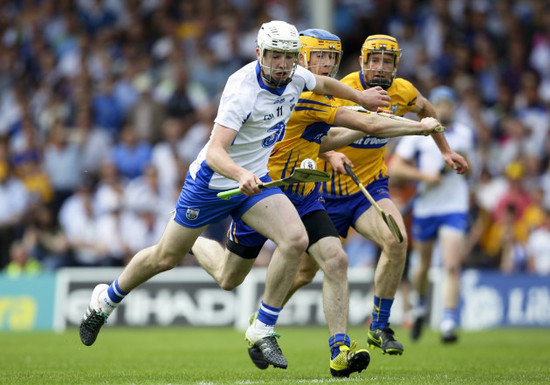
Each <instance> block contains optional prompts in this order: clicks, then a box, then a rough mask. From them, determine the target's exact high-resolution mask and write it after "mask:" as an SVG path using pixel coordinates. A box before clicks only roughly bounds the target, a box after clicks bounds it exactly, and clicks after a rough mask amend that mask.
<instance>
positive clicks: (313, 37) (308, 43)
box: [300, 29, 342, 77]
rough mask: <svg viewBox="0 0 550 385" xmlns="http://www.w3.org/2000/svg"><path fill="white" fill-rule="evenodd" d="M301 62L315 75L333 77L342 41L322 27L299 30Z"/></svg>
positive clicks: (340, 53) (338, 64)
mask: <svg viewBox="0 0 550 385" xmlns="http://www.w3.org/2000/svg"><path fill="white" fill-rule="evenodd" d="M300 43H301V45H302V48H301V49H300V53H301V54H302V64H303V66H304V67H305V68H307V69H309V70H310V71H311V72H313V73H314V74H316V75H322V76H331V77H334V76H335V75H336V73H337V72H338V68H339V67H340V60H341V58H342V42H341V41H340V38H339V37H338V36H336V35H334V34H332V33H330V32H327V31H325V30H322V29H306V30H304V31H301V32H300Z"/></svg>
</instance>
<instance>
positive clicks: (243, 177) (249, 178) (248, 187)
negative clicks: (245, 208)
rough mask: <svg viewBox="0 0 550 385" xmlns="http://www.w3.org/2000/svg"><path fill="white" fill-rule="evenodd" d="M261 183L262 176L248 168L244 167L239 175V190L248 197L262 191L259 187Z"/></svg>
mask: <svg viewBox="0 0 550 385" xmlns="http://www.w3.org/2000/svg"><path fill="white" fill-rule="evenodd" d="M260 183H262V181H261V180H260V178H258V177H257V176H256V175H255V174H253V173H251V172H250V171H248V170H246V169H243V170H242V172H241V174H240V175H239V190H241V193H243V194H244V195H246V196H247V197H249V196H252V195H254V194H257V193H259V192H260V189H259V188H258V184H260Z"/></svg>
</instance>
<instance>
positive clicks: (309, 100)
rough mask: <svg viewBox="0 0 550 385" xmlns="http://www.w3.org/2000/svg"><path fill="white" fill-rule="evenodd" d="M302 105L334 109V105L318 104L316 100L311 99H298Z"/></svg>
mask: <svg viewBox="0 0 550 385" xmlns="http://www.w3.org/2000/svg"><path fill="white" fill-rule="evenodd" d="M300 103H304V104H318V105H320V106H325V107H330V108H332V105H330V104H326V103H321V102H318V101H316V100H311V99H298V104H300Z"/></svg>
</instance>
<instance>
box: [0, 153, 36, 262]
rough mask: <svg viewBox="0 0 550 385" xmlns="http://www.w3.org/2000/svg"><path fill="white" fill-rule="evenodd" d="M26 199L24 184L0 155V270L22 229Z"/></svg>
mask: <svg viewBox="0 0 550 385" xmlns="http://www.w3.org/2000/svg"><path fill="white" fill-rule="evenodd" d="M1 153H2V151H1V149H0V155H1ZM28 201H29V199H28V194H27V191H26V189H25V185H24V184H23V182H22V181H21V180H20V179H19V178H17V177H16V176H14V175H13V173H12V171H11V169H10V166H9V164H8V163H7V162H6V160H5V159H2V157H1V156H0V270H1V269H3V268H4V267H5V266H6V265H7V264H8V262H9V260H10V245H11V243H12V242H14V241H15V239H16V238H17V237H18V236H19V235H20V233H21V230H22V229H23V224H24V223H23V220H24V217H25V214H26V212H27V208H28Z"/></svg>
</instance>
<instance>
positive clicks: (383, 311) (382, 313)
mask: <svg viewBox="0 0 550 385" xmlns="http://www.w3.org/2000/svg"><path fill="white" fill-rule="evenodd" d="M392 305H393V298H380V297H377V296H374V308H373V311H372V323H371V325H370V329H371V330H375V329H384V328H385V327H386V325H387V324H388V320H389V319H390V312H391V307H392Z"/></svg>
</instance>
